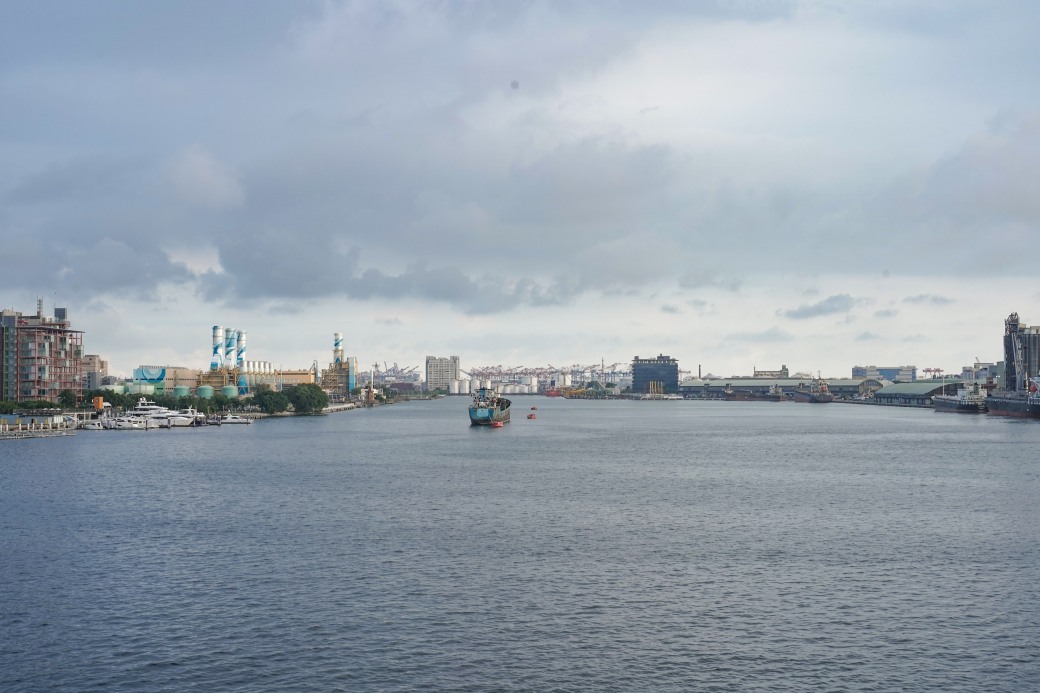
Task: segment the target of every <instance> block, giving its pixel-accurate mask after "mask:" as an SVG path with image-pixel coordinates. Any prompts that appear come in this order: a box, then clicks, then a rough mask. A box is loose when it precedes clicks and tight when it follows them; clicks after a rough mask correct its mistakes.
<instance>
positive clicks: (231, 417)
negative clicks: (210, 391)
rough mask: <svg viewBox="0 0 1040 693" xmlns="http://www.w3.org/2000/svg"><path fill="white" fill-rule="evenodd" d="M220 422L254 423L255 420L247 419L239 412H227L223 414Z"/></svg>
mask: <svg viewBox="0 0 1040 693" xmlns="http://www.w3.org/2000/svg"><path fill="white" fill-rule="evenodd" d="M220 423H222V424H251V423H253V420H252V419H247V418H246V417H244V416H239V415H238V414H225V415H224V416H222V417H221V418H220Z"/></svg>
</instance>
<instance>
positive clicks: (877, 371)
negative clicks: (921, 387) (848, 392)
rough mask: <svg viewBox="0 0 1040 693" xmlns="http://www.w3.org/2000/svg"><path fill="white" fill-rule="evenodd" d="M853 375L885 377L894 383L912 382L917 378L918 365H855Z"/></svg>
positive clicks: (856, 376) (855, 376)
mask: <svg viewBox="0 0 1040 693" xmlns="http://www.w3.org/2000/svg"><path fill="white" fill-rule="evenodd" d="M925 370H927V369H925ZM852 377H853V378H884V379H885V380H888V381H889V382H893V383H912V382H914V381H915V380H917V366H853V367H852Z"/></svg>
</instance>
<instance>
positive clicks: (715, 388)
mask: <svg viewBox="0 0 1040 693" xmlns="http://www.w3.org/2000/svg"><path fill="white" fill-rule="evenodd" d="M826 382H827V390H828V391H829V392H830V393H831V394H833V395H834V397H835V398H837V399H863V398H865V397H870V396H871V395H872V394H873V393H875V392H877V391H879V390H881V389H882V388H883V387H885V386H887V385H891V383H890V382H889V381H887V380H885V379H883V378H830V379H828V380H827V381H826ZM807 383H808V380H807V379H805V378H719V379H712V380H704V379H701V378H686V379H685V380H683V381H682V383H681V384H680V385H679V391H680V394H682V396H683V397H685V398H689V399H725V398H726V393H727V391H733V392H742V393H750V394H755V395H764V394H766V393H769V392H772V391H774V390H779V391H780V392H782V393H784V394H785V395H787V394H789V393H791V392H794V391H795V390H797V389H799V388H804V387H805V386H806V384H807Z"/></svg>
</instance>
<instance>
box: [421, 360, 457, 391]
mask: <svg viewBox="0 0 1040 693" xmlns="http://www.w3.org/2000/svg"><path fill="white" fill-rule="evenodd" d="M458 379H459V357H458V356H449V357H448V358H443V357H440V356H427V357H426V389H427V390H429V391H430V392H433V391H434V390H444V391H445V392H448V391H449V388H450V383H452V382H454V381H456V380H458Z"/></svg>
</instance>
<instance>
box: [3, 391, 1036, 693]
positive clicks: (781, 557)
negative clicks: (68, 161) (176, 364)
mask: <svg viewBox="0 0 1040 693" xmlns="http://www.w3.org/2000/svg"><path fill="white" fill-rule="evenodd" d="M513 401H514V404H513V409H514V411H513V417H512V422H511V423H509V424H507V425H506V426H505V427H504V428H501V429H493V428H488V427H471V426H470V425H469V419H468V416H467V406H468V404H469V400H468V398H465V397H457V398H446V399H442V400H435V401H428V402H412V403H404V404H398V405H393V406H384V407H377V408H374V409H367V410H357V411H352V412H345V413H340V414H334V415H330V416H325V417H313V418H288V419H272V420H265V421H262V422H259V423H258V424H257V425H253V426H222V427H219V428H217V427H211V428H209V429H207V428H202V429H198V430H194V429H181V430H159V431H118V432H117V431H110V432H79V433H77V434H76V435H75V436H72V437H63V438H42V439H30V440H11V441H3V442H0V634H2V637H0V690H3V691H55V690H61V691H64V690H103V691H135V692H146V693H147V692H151V691H169V690H204V691H290V690H291V691H411V690H443V691H449V690H450V691H495V690H515V691H636V690H653V691H691V690H718V691H744V690H773V691H789V690H914V691H952V690H978V691H981V690H987V691H994V690H996V691H1020V690H1021V691H1024V690H1036V689H1037V688H1038V687H1040V661H1038V655H1040V507H1038V503H1037V499H1038V497H1040V454H1038V452H1040V422H1031V421H1017V420H1010V419H1002V418H998V417H992V416H990V417H987V416H984V415H980V416H972V415H955V414H939V413H935V412H932V411H928V410H909V409H896V408H884V407H866V406H858V407H852V406H844V405H840V404H828V405H809V404H795V403H770V402H721V401H699V402H694V401H691V402H684V401H678V402H676V401H650V402H625V401H607V402H585V401H568V400H564V399H559V398H553V399H549V398H543V397H533V396H532V397H524V396H518V397H514V398H513ZM531 406H537V407H538V411H537V418H536V419H534V420H529V419H527V418H526V417H525V416H524V415H525V414H526V413H528V411H529V409H530V407H531Z"/></svg>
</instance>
